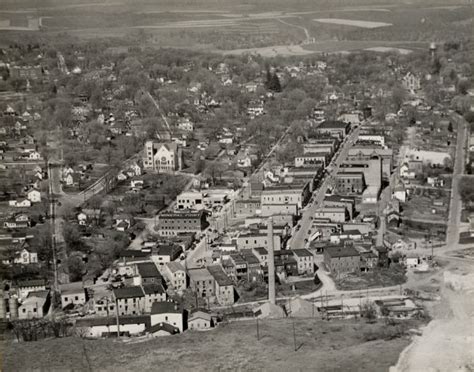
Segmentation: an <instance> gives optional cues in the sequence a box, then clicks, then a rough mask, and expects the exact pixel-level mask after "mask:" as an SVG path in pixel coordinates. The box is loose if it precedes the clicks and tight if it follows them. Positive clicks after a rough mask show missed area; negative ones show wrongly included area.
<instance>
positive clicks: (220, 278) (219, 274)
mask: <svg viewBox="0 0 474 372" xmlns="http://www.w3.org/2000/svg"><path fill="white" fill-rule="evenodd" d="M207 270H208V271H209V273H210V274H211V275H212V276H213V277H214V279H215V281H216V282H217V284H219V285H220V286H229V285H232V280H230V279H229V277H228V276H227V274H226V273H225V272H224V270H223V269H222V267H220V266H218V265H211V266H208V267H207Z"/></svg>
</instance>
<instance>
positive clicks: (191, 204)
mask: <svg viewBox="0 0 474 372" xmlns="http://www.w3.org/2000/svg"><path fill="white" fill-rule="evenodd" d="M176 209H179V210H183V209H184V210H186V209H194V210H201V209H204V194H203V193H202V192H201V191H184V192H182V193H181V194H179V195H178V196H177V197H176Z"/></svg>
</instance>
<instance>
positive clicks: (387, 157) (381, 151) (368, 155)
mask: <svg viewBox="0 0 474 372" xmlns="http://www.w3.org/2000/svg"><path fill="white" fill-rule="evenodd" d="M369 137H370V138H371V137H375V138H378V137H381V138H384V137H382V136H369ZM374 157H375V158H377V157H378V158H380V159H381V162H382V164H381V166H382V178H383V179H384V180H386V181H388V180H389V179H390V175H391V173H392V165H393V150H392V149H385V148H382V147H378V146H377V147H375V146H357V145H356V146H354V147H352V148H351V149H349V152H348V154H347V159H348V160H355V161H358V160H370V159H372V158H374Z"/></svg>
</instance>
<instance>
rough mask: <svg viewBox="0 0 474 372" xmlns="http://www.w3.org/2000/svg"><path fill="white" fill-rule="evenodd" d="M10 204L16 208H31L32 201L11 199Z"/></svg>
mask: <svg viewBox="0 0 474 372" xmlns="http://www.w3.org/2000/svg"><path fill="white" fill-rule="evenodd" d="M8 205H10V206H11V207H16V208H29V207H31V201H30V200H28V199H18V200H10V201H9V202H8Z"/></svg>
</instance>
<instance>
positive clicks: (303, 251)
mask: <svg viewBox="0 0 474 372" xmlns="http://www.w3.org/2000/svg"><path fill="white" fill-rule="evenodd" d="M292 252H293V253H294V254H295V255H296V256H298V257H313V254H312V253H311V252H310V251H308V250H307V249H306V248H301V249H293V250H292Z"/></svg>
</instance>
